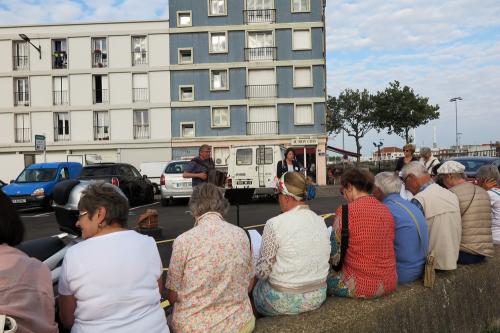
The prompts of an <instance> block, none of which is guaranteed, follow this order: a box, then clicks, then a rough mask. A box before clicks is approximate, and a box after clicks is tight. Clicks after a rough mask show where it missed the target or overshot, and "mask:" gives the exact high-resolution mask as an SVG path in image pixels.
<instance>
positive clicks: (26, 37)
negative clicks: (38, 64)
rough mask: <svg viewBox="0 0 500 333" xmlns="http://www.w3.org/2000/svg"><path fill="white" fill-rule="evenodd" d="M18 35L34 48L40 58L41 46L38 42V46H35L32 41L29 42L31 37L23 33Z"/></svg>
mask: <svg viewBox="0 0 500 333" xmlns="http://www.w3.org/2000/svg"><path fill="white" fill-rule="evenodd" d="M19 37H21V38H22V40H24V41H25V42H28V43H30V44H31V46H33V47H34V48H35V50H37V51H38V55H39V56H40V59H42V47H41V46H40V44H38V47H36V46H35V45H34V44H33V43H32V42H31V39H30V38H29V37H28V36H26V35H25V34H19Z"/></svg>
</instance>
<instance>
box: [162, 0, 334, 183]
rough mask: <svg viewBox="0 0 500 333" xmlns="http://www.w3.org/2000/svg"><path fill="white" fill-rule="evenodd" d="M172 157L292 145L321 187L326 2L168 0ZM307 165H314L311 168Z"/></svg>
mask: <svg viewBox="0 0 500 333" xmlns="http://www.w3.org/2000/svg"><path fill="white" fill-rule="evenodd" d="M169 15H170V17H169V22H170V29H169V37H170V96H171V100H172V102H171V126H172V127H171V133H172V156H173V158H182V157H186V156H192V155H196V154H197V149H198V147H199V146H200V145H201V144H204V143H205V144H210V145H212V146H213V147H214V151H213V156H214V159H215V162H216V165H217V166H219V167H222V168H223V167H224V166H226V165H227V157H228V155H229V147H231V146H236V145H245V144H270V143H276V144H283V145H285V146H294V147H295V148H296V153H297V155H298V158H299V160H301V161H302V162H303V164H304V166H305V167H306V168H307V169H309V166H313V167H314V166H315V167H316V169H317V170H314V171H313V173H316V179H317V181H318V183H320V184H325V183H326V175H325V170H326V158H325V148H326V137H327V135H326V129H325V122H326V112H325V108H326V70H325V66H326V60H325V23H324V19H325V18H324V1H323V0H238V1H235V0H170V1H169ZM308 171H310V170H308Z"/></svg>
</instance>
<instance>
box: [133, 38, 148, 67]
mask: <svg viewBox="0 0 500 333" xmlns="http://www.w3.org/2000/svg"><path fill="white" fill-rule="evenodd" d="M147 64H148V51H147V45H146V36H135V37H132V66H139V65H147Z"/></svg>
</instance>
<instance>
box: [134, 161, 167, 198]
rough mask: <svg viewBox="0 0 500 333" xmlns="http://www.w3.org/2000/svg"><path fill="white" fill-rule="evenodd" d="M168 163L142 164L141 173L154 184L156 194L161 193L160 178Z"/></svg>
mask: <svg viewBox="0 0 500 333" xmlns="http://www.w3.org/2000/svg"><path fill="white" fill-rule="evenodd" d="M167 163H168V162H142V163H141V166H140V169H139V172H140V173H141V174H142V175H143V176H144V175H146V176H148V179H149V180H150V181H151V183H153V186H154V188H155V193H156V194H158V193H160V177H161V174H162V173H163V170H165V167H166V166H167Z"/></svg>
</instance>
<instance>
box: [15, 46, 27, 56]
mask: <svg viewBox="0 0 500 333" xmlns="http://www.w3.org/2000/svg"><path fill="white" fill-rule="evenodd" d="M14 52H15V54H14V55H15V56H18V57H27V56H28V43H26V42H17V43H16V46H15V50H14Z"/></svg>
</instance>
